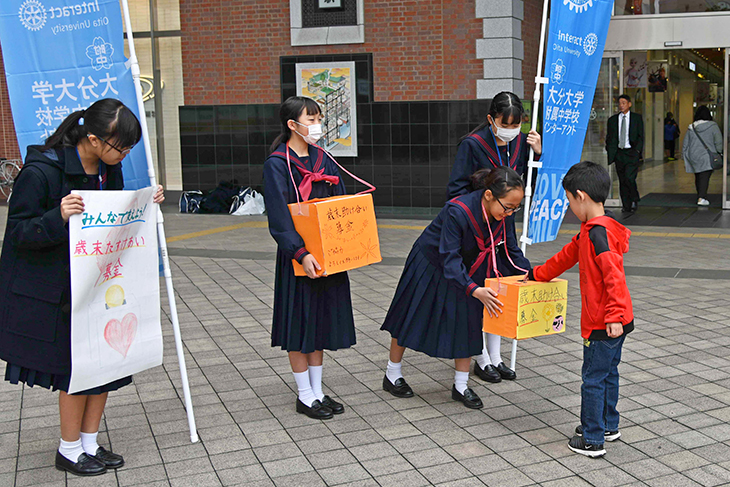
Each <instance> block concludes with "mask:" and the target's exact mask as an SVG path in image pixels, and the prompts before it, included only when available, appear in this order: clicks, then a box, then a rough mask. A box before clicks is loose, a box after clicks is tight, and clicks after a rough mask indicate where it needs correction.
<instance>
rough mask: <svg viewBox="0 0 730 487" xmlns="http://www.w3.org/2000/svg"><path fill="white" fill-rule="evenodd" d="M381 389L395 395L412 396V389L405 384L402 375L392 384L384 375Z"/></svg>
mask: <svg viewBox="0 0 730 487" xmlns="http://www.w3.org/2000/svg"><path fill="white" fill-rule="evenodd" d="M383 390H384V391H387V392H390V393H391V394H393V395H394V396H395V397H413V389H411V386H409V385H408V384H406V380H405V379H404V378H403V377H401V378H399V379H398V380H397V381H395V384H393V383H392V382H390V379H388V376H387V375H386V376H385V377H383Z"/></svg>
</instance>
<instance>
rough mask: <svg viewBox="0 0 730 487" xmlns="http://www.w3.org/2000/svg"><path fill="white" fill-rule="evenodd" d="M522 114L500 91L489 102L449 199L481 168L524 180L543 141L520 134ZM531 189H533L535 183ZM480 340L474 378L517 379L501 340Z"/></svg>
mask: <svg viewBox="0 0 730 487" xmlns="http://www.w3.org/2000/svg"><path fill="white" fill-rule="evenodd" d="M524 114H525V110H524V108H523V106H522V102H521V101H520V99H519V98H518V97H517V95H515V94H514V93H510V92H507V91H503V92H501V93H498V94H497V95H496V96H495V97H494V98H493V99H492V105H491V107H490V109H489V113H488V114H487V118H486V120H485V121H484V123H482V124H481V125H479V126H478V127H477V128H476V129H474V130H473V131H472V132H470V133H469V134H467V135H465V136H464V137H462V139H461V140H460V143H459V149H458V151H457V153H456V161H455V162H454V167H453V168H452V170H451V177H450V179H449V186H448V197H449V198H454V197H456V196H459V195H463V194H467V193H468V192H470V191H472V190H473V189H474V188H472V186H471V184H470V177H471V175H472V174H474V173H475V172H476V171H478V170H479V169H483V168H491V167H500V166H509V167H510V168H512V169H514V170H515V171H517V173H518V174H520V175H521V176H522V178H523V179H524V180H525V181H527V162H528V160H529V155H530V147H532V149H533V150H534V152H535V160H537V159H539V156H540V155H541V153H542V141H541V139H540V134H538V133H537V132H535V131H534V130H532V131H530V133H529V134H527V135H526V134H523V133H521V131H520V128H521V127H522V118H523V116H524ZM536 174H537V173H536V172H533V182H534V181H536V180H537V178H536ZM532 187H533V188H534V187H535V186H534V184H533V185H532ZM508 218H509V219H510V220H513V221H512V222H511V223H510V227H511V228H512V229H513V232H514V228H515V224H514V216H513V215H510V216H509V217H508ZM512 238H514V240H517V236H516V234H514V233H513V235H512ZM483 341H484V343H483V347H482V352H481V353H480V354H478V356H477V358H476V362H475V364H474V372H475V373H476V374H477V376H478V377H479V378H480V379H482V380H485V381H487V382H500V381H502V379H506V380H514V379H516V378H517V375H516V374H515V372H514V371H513V370H512V369H510V368H509V367H507V366H506V365H505V364H504V362H503V361H502V354H501V343H502V341H501V337H500V336H498V335H492V334H491V333H485V334H484V336H483Z"/></svg>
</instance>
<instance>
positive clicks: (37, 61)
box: [0, 0, 150, 189]
mask: <svg viewBox="0 0 730 487" xmlns="http://www.w3.org/2000/svg"><path fill="white" fill-rule="evenodd" d="M0 42H2V53H3V60H4V63H5V76H6V79H7V83H8V94H9V95H10V106H11V108H12V111H13V121H14V122H15V132H16V134H17V137H18V144H19V145H20V150H21V152H22V153H25V149H26V147H27V146H29V145H37V144H43V142H44V141H45V139H46V138H47V137H48V136H49V135H51V134H52V133H53V131H54V130H55V129H56V127H58V125H60V123H61V121H63V119H64V118H66V116H68V115H69V114H71V113H73V112H75V111H77V110H82V109H85V108H88V107H89V106H90V105H91V104H92V103H94V102H95V101H97V100H99V99H102V98H117V99H119V100H121V101H122V103H124V104H125V105H126V106H128V107H129V108H130V109H131V110H132V111H133V112H134V113H135V115H137V117H139V116H140V114H139V113H138V110H137V98H136V95H135V89H134V82H133V80H132V73H131V71H130V68H129V66H128V65H127V59H126V57H125V56H124V37H123V33H122V16H121V9H120V5H119V0H89V1H83V0H2V2H0ZM142 116H144V114H142ZM122 169H123V172H124V185H125V188H126V189H139V188H142V187H145V186H149V184H150V181H149V176H148V173H147V160H146V158H145V151H144V144H141V143H140V144H137V146H136V147H135V148H134V149H133V150H132V152H130V154H129V155H128V156H127V157H126V158H125V159H124V161H123V162H122Z"/></svg>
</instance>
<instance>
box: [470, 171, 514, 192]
mask: <svg viewBox="0 0 730 487" xmlns="http://www.w3.org/2000/svg"><path fill="white" fill-rule="evenodd" d="M471 187H472V188H474V189H475V190H479V189H484V190H487V189H488V190H490V191H491V192H492V194H493V195H494V197H495V198H502V197H503V196H505V195H506V194H507V193H509V192H510V191H512V190H513V189H521V190H523V191H524V189H525V182H524V181H523V180H522V176H520V175H519V174H517V172H516V171H515V170H514V169H512V168H510V167H508V166H497V167H494V168H485V169H480V170H478V171H477V172H475V173H474V174H472V175H471Z"/></svg>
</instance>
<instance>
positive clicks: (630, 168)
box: [606, 95, 644, 212]
mask: <svg viewBox="0 0 730 487" xmlns="http://www.w3.org/2000/svg"><path fill="white" fill-rule="evenodd" d="M618 108H619V113H617V114H616V115H614V116H613V117H611V118H609V119H608V126H607V127H606V152H608V163H609V164H613V163H614V162H615V163H616V173H618V183H619V190H620V193H621V205H622V206H623V211H624V212H634V211H636V208H637V207H638V206H639V200H640V199H641V198H639V190H638V188H637V187H636V175H637V174H638V172H639V166H640V164H641V162H642V156H641V154H642V153H643V151H644V122H643V120H642V119H641V115H638V114H636V113H633V112H632V111H631V98H629V96H628V95H621V96H619V98H618Z"/></svg>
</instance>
